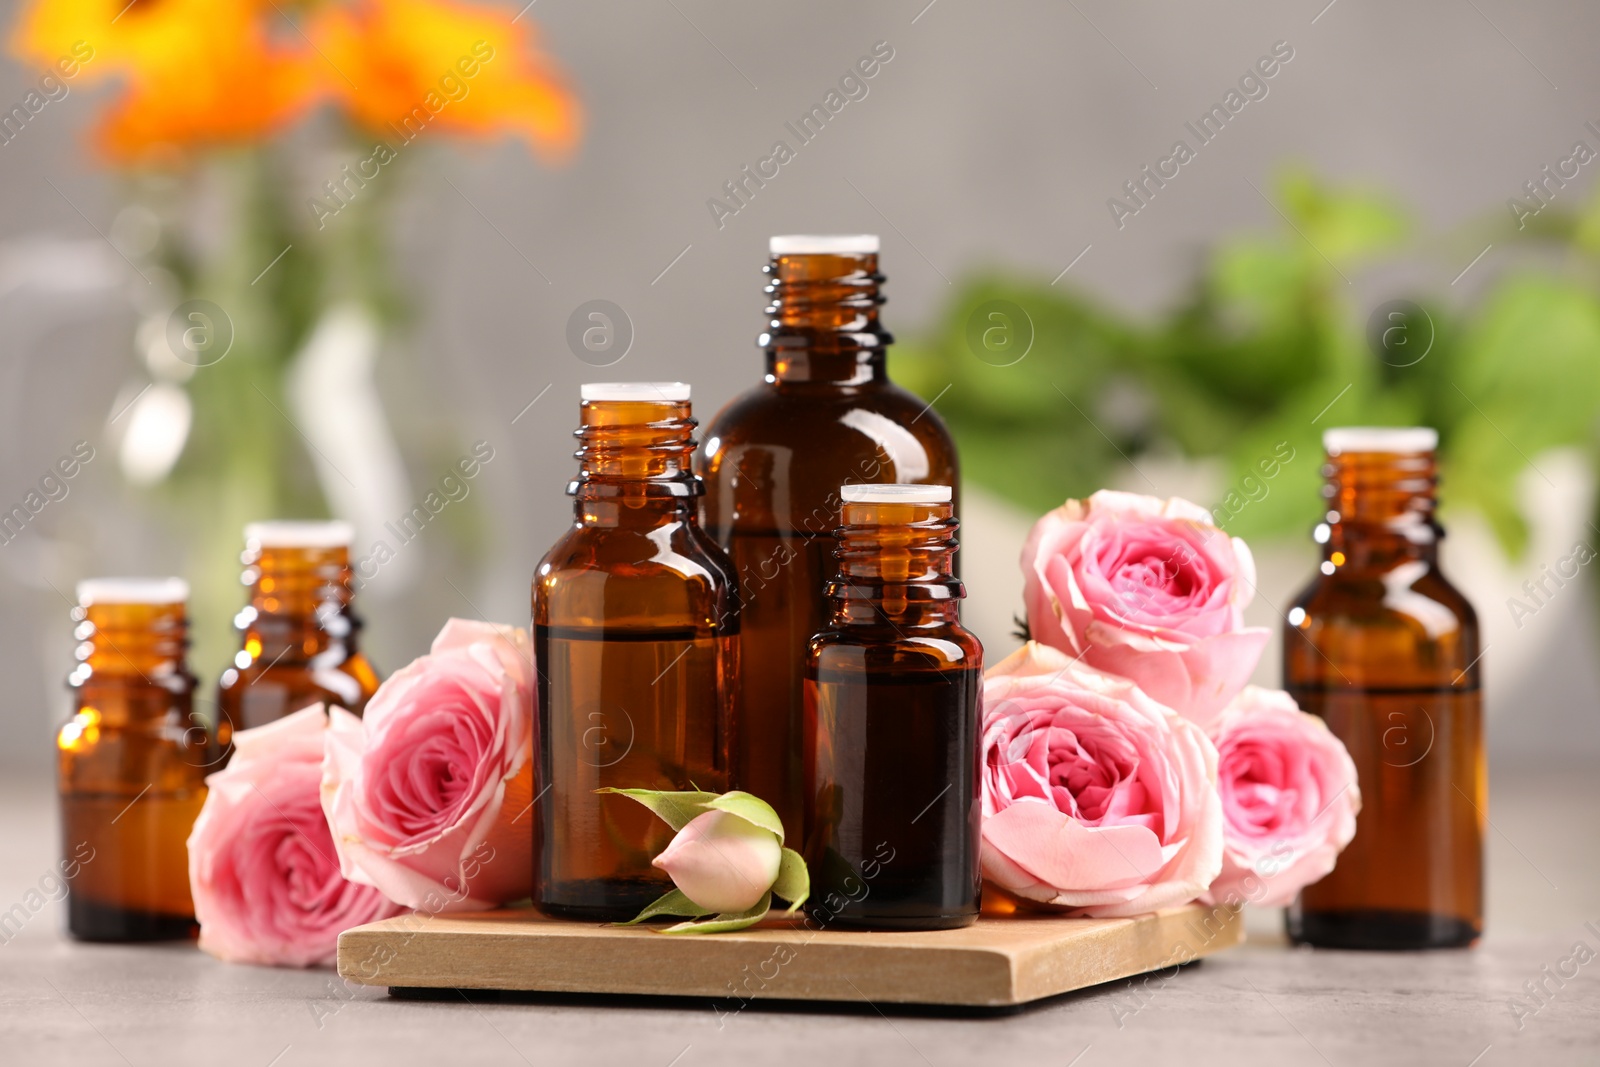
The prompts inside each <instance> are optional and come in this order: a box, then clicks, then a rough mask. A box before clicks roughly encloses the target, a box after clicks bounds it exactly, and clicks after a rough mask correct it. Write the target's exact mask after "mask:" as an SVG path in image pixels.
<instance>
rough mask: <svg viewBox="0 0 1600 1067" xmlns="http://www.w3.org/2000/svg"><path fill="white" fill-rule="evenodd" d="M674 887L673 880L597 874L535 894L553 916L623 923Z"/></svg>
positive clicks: (543, 910)
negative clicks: (599, 876) (609, 876)
mask: <svg viewBox="0 0 1600 1067" xmlns="http://www.w3.org/2000/svg"><path fill="white" fill-rule="evenodd" d="M671 889H672V883H671V882H668V881H665V880H662V881H659V882H658V881H654V880H648V881H647V880H644V879H632V878H594V879H589V880H586V881H580V882H559V883H556V884H555V885H551V886H548V887H546V888H545V889H544V890H543V891H541V892H540V893H539V895H538V896H536V897H535V898H534V904H535V905H536V906H537V907H538V909H539V910H540V911H542V912H544V914H546V915H548V916H550V918H552V919H568V920H570V921H572V922H587V923H622V922H627V921H628V920H629V919H632V918H633V917H634V916H635V915H638V914H639V913H640V912H641V911H643V910H644V909H645V908H647V907H649V906H650V905H651V904H654V903H655V902H656V901H657V900H659V899H660V898H661V897H662V895H663V894H665V893H667V892H668V891H670V890H671ZM684 918H687V916H685V917H684ZM679 921H682V920H679Z"/></svg>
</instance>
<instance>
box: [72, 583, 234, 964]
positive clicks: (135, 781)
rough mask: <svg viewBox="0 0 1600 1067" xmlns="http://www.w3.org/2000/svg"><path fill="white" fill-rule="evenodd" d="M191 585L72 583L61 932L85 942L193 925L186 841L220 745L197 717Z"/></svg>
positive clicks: (156, 935) (170, 934)
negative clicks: (189, 660) (190, 662)
mask: <svg viewBox="0 0 1600 1067" xmlns="http://www.w3.org/2000/svg"><path fill="white" fill-rule="evenodd" d="M188 596H189V590H188V586H186V585H185V584H184V583H183V582H182V581H180V580H179V579H177V578H169V579H132V578H102V579H96V580H92V581H86V582H82V583H80V584H79V586H78V607H77V608H76V609H74V611H73V618H74V619H75V620H76V621H77V624H78V625H77V629H76V631H75V636H76V637H77V639H78V649H77V659H78V665H77V667H76V668H74V669H73V672H72V674H71V676H70V677H69V678H68V680H67V685H68V688H69V689H70V690H71V692H72V697H73V706H74V714H73V717H72V718H71V720H69V721H68V722H67V724H66V725H65V726H63V727H62V728H61V730H60V732H59V733H58V734H57V736H56V749H57V769H58V784H59V789H60V796H61V850H62V856H63V871H64V872H75V873H69V879H70V880H69V883H68V885H69V889H68V896H67V930H68V932H69V933H71V934H72V936H73V937H76V938H79V939H80V940H84V941H152V940H160V939H164V938H183V937H189V936H191V935H193V934H194V933H195V932H196V929H197V928H196V926H195V920H194V903H193V901H191V900H190V898H189V860H188V850H187V848H186V847H185V842H186V841H187V840H188V837H189V831H190V830H191V829H192V828H193V827H194V820H195V817H196V816H197V815H199V814H200V805H201V803H202V802H203V801H204V800H205V796H206V787H205V776H206V774H207V772H208V771H209V770H211V769H213V767H214V765H217V764H220V762H221V751H220V749H219V748H218V746H216V745H215V744H214V742H213V739H212V737H211V735H210V734H209V733H208V731H207V730H206V728H205V726H204V725H203V723H202V722H201V720H200V719H199V718H198V717H197V716H196V715H195V714H194V690H195V678H194V675H192V674H190V673H189V668H188V666H187V664H186V663H185V661H184V656H185V653H186V651H187V649H188V647H189V623H188V619H187V616H186V612H185V604H186V602H187V600H188Z"/></svg>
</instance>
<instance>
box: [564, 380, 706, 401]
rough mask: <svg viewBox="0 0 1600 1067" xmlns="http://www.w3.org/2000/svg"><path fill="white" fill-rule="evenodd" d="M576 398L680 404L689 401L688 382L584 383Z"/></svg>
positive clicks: (579, 388)
mask: <svg viewBox="0 0 1600 1067" xmlns="http://www.w3.org/2000/svg"><path fill="white" fill-rule="evenodd" d="M578 396H579V397H580V398H581V399H583V400H584V401H589V400H631V401H634V402H635V403H644V404H649V403H655V404H680V403H682V402H683V401H685V400H688V399H689V383H688V382H585V383H584V384H583V385H581V386H579V387H578Z"/></svg>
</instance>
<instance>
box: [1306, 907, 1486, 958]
mask: <svg viewBox="0 0 1600 1067" xmlns="http://www.w3.org/2000/svg"><path fill="white" fill-rule="evenodd" d="M1284 929H1285V931H1286V932H1287V933H1288V935H1289V940H1290V941H1293V942H1294V943H1295V944H1297V945H1316V946H1318V947H1320V948H1351V949H1370V950H1375V951H1390V952H1401V951H1406V950H1408V949H1429V948H1466V947H1467V946H1469V945H1472V944H1475V943H1476V942H1477V940H1478V938H1480V937H1482V936H1483V927H1482V925H1481V924H1475V923H1470V922H1468V921H1467V920H1465V919H1462V918H1461V917H1459V916H1456V915H1438V914H1434V913H1431V912H1418V911H1381V910H1377V909H1361V910H1352V911H1305V910H1303V909H1299V908H1293V909H1290V911H1289V912H1288V914H1287V915H1286V917H1285V919H1284Z"/></svg>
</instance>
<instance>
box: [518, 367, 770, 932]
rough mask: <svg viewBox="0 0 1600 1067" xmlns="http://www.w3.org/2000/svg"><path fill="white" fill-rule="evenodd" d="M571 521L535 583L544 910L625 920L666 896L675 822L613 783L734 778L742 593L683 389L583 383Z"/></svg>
mask: <svg viewBox="0 0 1600 1067" xmlns="http://www.w3.org/2000/svg"><path fill="white" fill-rule="evenodd" d="M580 418H581V427H580V428H579V430H578V431H577V437H578V439H579V441H580V447H579V449H578V452H577V457H578V462H579V468H580V470H579V474H578V477H577V479H576V480H574V481H573V482H572V483H571V484H570V485H569V486H568V487H567V492H568V493H569V494H571V495H572V496H574V497H575V498H576V506H575V511H576V519H575V521H574V522H573V525H572V527H571V529H569V530H568V531H567V533H566V534H565V535H563V536H562V538H561V539H560V540H559V541H557V542H556V543H555V545H554V546H553V547H552V548H551V549H550V551H549V552H548V553H546V554H545V557H544V559H543V560H541V561H540V563H539V567H538V570H537V572H536V573H535V575H534V580H533V640H534V662H535V663H536V664H537V666H538V687H539V701H538V703H539V776H540V782H539V790H540V793H541V795H542V797H543V799H542V800H541V801H540V802H539V805H538V811H539V820H540V821H539V830H540V840H539V842H538V846H537V848H538V856H539V859H538V869H537V871H536V879H535V881H536V886H535V890H534V900H535V902H536V903H537V904H538V905H539V906H540V907H541V908H543V909H544V910H545V911H546V912H548V913H550V914H552V915H556V916H560V917H563V918H571V919H585V920H593V921H602V922H604V921H619V920H624V919H631V918H633V916H635V915H637V914H638V913H639V911H640V910H641V909H643V908H644V906H645V905H646V904H649V903H650V902H651V901H653V900H655V899H656V898H657V897H659V896H661V895H662V894H663V893H665V892H667V891H668V890H669V889H671V888H672V883H671V882H670V881H669V880H668V879H667V876H666V875H665V874H664V873H663V872H662V871H660V870H658V869H656V868H654V867H652V866H651V864H650V861H651V860H652V859H653V858H654V857H655V856H656V855H658V854H659V853H660V852H661V850H662V849H664V848H665V847H666V846H667V844H668V843H669V842H670V841H671V839H672V830H671V829H670V828H669V827H668V826H667V825H666V824H665V823H663V822H662V821H661V820H660V819H658V818H656V817H655V816H654V815H653V814H651V813H650V812H649V811H647V810H646V809H645V808H643V807H641V806H639V805H638V804H637V803H635V802H634V801H632V800H629V799H628V798H627V797H624V796H618V795H615V794H609V795H598V794H596V792H595V790H597V789H602V788H605V787H616V788H624V789H626V788H642V789H664V790H681V789H703V790H709V791H711V792H722V791H724V790H726V789H727V788H728V753H729V741H730V738H729V732H730V730H731V729H732V725H733V701H734V699H735V693H736V687H737V683H738V645H737V638H738V634H739V590H738V586H737V584H736V583H735V581H734V578H733V570H732V567H731V566H730V565H729V563H728V557H727V556H726V555H725V554H724V553H723V551H722V550H721V549H720V548H718V547H717V545H716V543H715V542H714V541H712V540H711V538H710V537H708V536H706V534H705V532H704V531H702V530H701V528H700V524H699V522H698V520H697V519H696V516H695V506H696V504H697V503H698V498H699V496H700V494H701V492H702V488H701V482H700V479H699V478H697V477H696V476H695V475H694V473H693V471H692V470H691V469H690V456H691V453H692V452H693V451H694V445H695V442H694V438H693V432H694V427H695V420H694V419H693V418H691V417H690V412H689V387H688V386H687V385H684V384H682V383H681V382H624V383H616V384H601V385H585V386H584V387H583V390H582V404H581V410H580Z"/></svg>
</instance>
